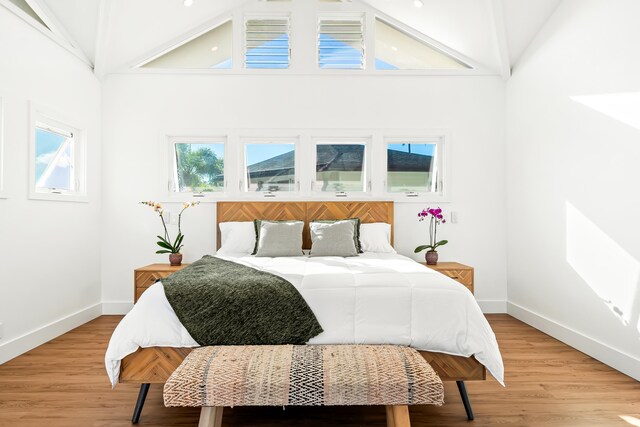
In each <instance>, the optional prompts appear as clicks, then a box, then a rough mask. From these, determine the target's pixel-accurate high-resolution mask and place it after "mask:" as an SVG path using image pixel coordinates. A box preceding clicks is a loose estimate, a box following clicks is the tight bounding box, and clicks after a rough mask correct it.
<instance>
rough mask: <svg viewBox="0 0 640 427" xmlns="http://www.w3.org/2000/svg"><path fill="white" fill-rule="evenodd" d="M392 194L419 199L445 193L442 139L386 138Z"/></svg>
mask: <svg viewBox="0 0 640 427" xmlns="http://www.w3.org/2000/svg"><path fill="white" fill-rule="evenodd" d="M385 145H386V149H387V164H386V181H385V187H386V191H387V192H388V193H396V194H398V193H399V194H403V195H405V196H406V197H418V196H419V195H420V194H425V193H432V194H436V193H438V192H440V191H442V178H441V177H440V175H439V173H440V170H439V169H440V163H441V161H440V157H441V155H440V147H441V145H442V138H440V137H432V138H419V137H411V138H406V137H403V138H385Z"/></svg>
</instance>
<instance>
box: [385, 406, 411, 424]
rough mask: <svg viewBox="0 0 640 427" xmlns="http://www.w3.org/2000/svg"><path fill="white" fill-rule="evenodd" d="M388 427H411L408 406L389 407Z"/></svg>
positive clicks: (387, 408)
mask: <svg viewBox="0 0 640 427" xmlns="http://www.w3.org/2000/svg"><path fill="white" fill-rule="evenodd" d="M386 410H387V427H411V420H410V419H409V407H408V406H407V405H398V406H391V405H387V407H386Z"/></svg>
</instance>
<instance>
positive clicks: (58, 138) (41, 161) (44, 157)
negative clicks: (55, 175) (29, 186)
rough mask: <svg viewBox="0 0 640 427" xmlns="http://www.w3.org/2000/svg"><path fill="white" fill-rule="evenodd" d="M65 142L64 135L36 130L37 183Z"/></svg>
mask: <svg viewBox="0 0 640 427" xmlns="http://www.w3.org/2000/svg"><path fill="white" fill-rule="evenodd" d="M65 140H66V138H65V137H64V136H62V135H58V134H57V133H53V132H49V131H46V130H44V129H40V128H36V181H38V179H40V177H41V176H42V173H43V172H44V171H45V170H46V169H47V166H48V165H49V163H50V162H51V161H52V160H53V158H54V157H55V155H56V152H57V151H58V149H59V148H60V146H61V145H62V143H63V142H64V141H65Z"/></svg>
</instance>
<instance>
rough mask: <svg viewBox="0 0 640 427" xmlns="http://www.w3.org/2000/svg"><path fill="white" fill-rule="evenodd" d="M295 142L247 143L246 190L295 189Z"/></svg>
mask: <svg viewBox="0 0 640 427" xmlns="http://www.w3.org/2000/svg"><path fill="white" fill-rule="evenodd" d="M295 163H296V160H295V145H294V144H247V145H246V165H247V171H246V174H247V184H248V185H247V186H246V191H273V192H275V191H294V190H295V185H294V184H295V180H296V167H295Z"/></svg>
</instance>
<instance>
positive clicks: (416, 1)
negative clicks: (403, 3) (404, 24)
mask: <svg viewBox="0 0 640 427" xmlns="http://www.w3.org/2000/svg"><path fill="white" fill-rule="evenodd" d="M413 5H414V6H415V7H422V6H424V3H423V2H422V0H413Z"/></svg>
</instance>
